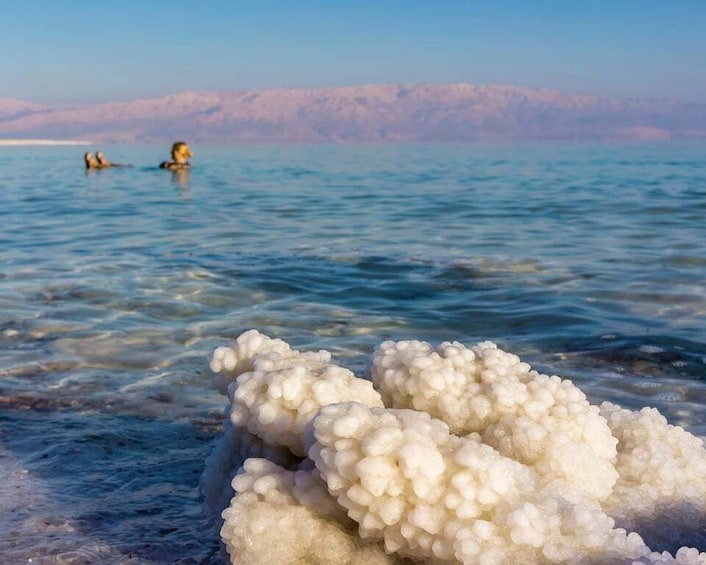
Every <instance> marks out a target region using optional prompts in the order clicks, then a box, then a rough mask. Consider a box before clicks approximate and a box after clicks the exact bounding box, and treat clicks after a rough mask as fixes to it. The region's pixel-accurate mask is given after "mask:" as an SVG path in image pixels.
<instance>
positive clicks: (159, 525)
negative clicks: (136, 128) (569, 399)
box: [0, 144, 706, 564]
mask: <svg viewBox="0 0 706 565" xmlns="http://www.w3.org/2000/svg"><path fill="white" fill-rule="evenodd" d="M102 149H104V151H105V152H106V154H107V156H108V157H109V158H111V159H112V160H114V161H116V162H126V163H133V164H134V165H135V167H134V168H131V169H113V170H105V171H91V172H86V171H84V170H83V168H82V153H83V151H84V149H83V148H80V147H79V148H76V147H50V148H31V147H2V148H0V501H2V502H1V504H2V505H3V507H2V511H0V555H4V556H7V558H8V559H10V562H13V563H14V562H16V563H23V562H32V563H55V562H60V563H146V564H156V563H219V560H220V556H219V542H218V536H217V533H216V532H214V531H213V528H212V527H210V526H209V524H208V515H207V513H206V512H205V510H204V507H203V502H202V500H201V499H200V497H199V491H198V480H199V476H200V474H201V473H202V471H203V469H204V461H205V459H206V457H207V456H208V454H209V453H210V452H211V450H212V449H213V446H214V444H215V442H216V440H217V439H218V438H219V437H220V435H221V428H220V424H221V421H222V412H223V408H224V406H225V404H226V401H225V398H223V397H221V396H219V395H218V394H217V393H216V392H215V391H213V390H212V389H211V386H210V376H209V373H208V368H207V362H206V357H207V355H208V353H209V351H211V350H212V349H213V348H215V347H217V346H218V345H222V344H224V343H225V342H226V341H228V340H230V339H232V338H234V337H235V336H237V335H238V334H239V333H241V332H242V331H244V330H246V329H250V328H257V329H258V330H260V331H261V332H263V333H266V334H268V335H271V336H273V337H281V338H283V339H285V340H286V341H288V342H289V343H291V344H292V345H293V346H294V347H297V348H300V349H309V348H317V349H319V348H323V349H327V350H330V351H332V352H333V354H334V357H335V358H336V359H337V360H338V361H339V362H340V363H341V364H342V365H345V366H348V367H350V368H351V369H353V370H354V371H355V372H356V373H358V374H360V375H363V374H364V373H365V370H366V366H367V362H368V359H369V356H370V354H371V353H372V350H373V348H374V347H375V346H376V345H377V344H379V343H380V342H381V341H383V340H384V339H388V338H393V339H407V338H415V339H424V340H427V341H431V342H434V343H436V342H440V341H443V340H448V339H456V340H460V341H463V342H466V343H468V344H472V343H475V342H477V341H480V340H485V339H490V340H493V341H496V342H497V343H498V344H499V345H500V347H502V348H504V349H506V350H509V351H512V352H514V353H517V354H518V355H520V356H521V357H522V358H523V359H524V360H526V361H528V362H530V363H532V364H533V365H534V366H535V367H536V368H538V369H540V370H542V371H544V372H551V373H556V374H559V375H561V376H564V377H567V378H571V379H573V380H574V381H575V382H577V383H578V384H579V386H581V387H582V388H583V389H584V391H585V392H586V393H587V394H588V395H589V397H590V398H591V399H592V400H594V401H602V400H612V401H615V402H618V403H620V404H623V405H624V406H626V407H631V408H637V407H641V406H645V405H650V406H657V407H658V408H659V409H660V410H661V411H662V412H663V413H664V414H665V415H666V416H667V417H668V418H669V419H670V421H671V422H672V423H678V424H681V425H684V426H685V427H687V428H688V429H689V430H690V431H692V432H694V433H697V434H699V435H701V436H705V437H706V224H705V222H704V218H706V145H703V144H702V145H676V144H666V145H661V144H654V145H633V146H627V147H621V146H590V145H576V146H559V145H549V144H546V145H536V146H531V145H515V146H494V147H479V146H474V145H458V146H455V145H435V146H356V147H337V146H307V147H279V146H274V147H271V146H258V147H216V146H198V144H195V145H194V150H195V153H196V156H195V157H194V159H193V163H194V168H193V170H191V171H190V172H188V173H186V174H182V175H177V174H175V173H172V172H169V171H163V170H159V169H156V168H155V167H154V166H153V165H156V164H157V163H159V162H160V161H161V160H162V159H163V158H164V157H165V155H164V153H166V151H165V149H164V148H155V147H123V146H116V147H103V148H102ZM702 550H703V548H702Z"/></svg>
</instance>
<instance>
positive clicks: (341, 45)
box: [0, 0, 706, 105]
mask: <svg viewBox="0 0 706 565" xmlns="http://www.w3.org/2000/svg"><path fill="white" fill-rule="evenodd" d="M704 22H706V0H583V1H581V2H579V1H574V0H563V1H560V0H554V1H549V0H495V1H493V0H483V1H474V0H425V1H421V0H358V1H352V0H350V1H349V0H342V1H337V0H328V1H323V0H288V1H285V0H279V1H274V0H248V1H243V0H230V1H229V0H195V1H194V0H192V1H190V2H186V1H181V0H172V1H171V2H167V1H162V0H121V1H120V2H114V3H105V2H79V1H78V0H24V1H22V2H20V1H17V2H11V1H7V2H3V6H2V7H1V8H0V50H1V52H2V56H1V57H0V98H15V99H20V100H26V101H31V102H38V103H44V104H60V105H67V104H68V105H70V104H86V103H101V102H107V101H127V100H135V99H140V98H151V97H158V96H163V95H166V94H172V93H176V92H182V91H188V90H247V89H263V88H315V87H325V86H344V85H353V84H418V83H442V84H448V83H458V82H464V83H471V84H512V85H518V86H525V87H531V88H551V89H556V90H561V91H564V92H572V93H586V94H597V95H604V96H619V97H632V96H649V97H652V96H656V97H669V98H677V99H681V100H685V101H701V102H704V101H706V32H704Z"/></svg>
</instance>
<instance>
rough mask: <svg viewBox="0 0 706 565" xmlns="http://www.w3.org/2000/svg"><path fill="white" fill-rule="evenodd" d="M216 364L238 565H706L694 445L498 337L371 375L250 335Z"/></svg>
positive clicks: (398, 361) (381, 361) (229, 541)
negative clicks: (600, 400) (595, 396)
mask: <svg viewBox="0 0 706 565" xmlns="http://www.w3.org/2000/svg"><path fill="white" fill-rule="evenodd" d="M210 367H211V370H212V371H213V372H214V374H215V383H216V386H217V387H218V388H219V390H221V392H224V393H225V392H227V394H228V398H229V400H230V403H231V404H230V408H229V412H228V413H229V419H230V425H229V426H227V429H226V436H225V437H224V440H223V442H222V443H221V445H220V446H219V447H218V449H217V450H216V451H215V452H214V454H213V455H212V456H211V458H210V459H209V461H208V463H207V470H206V472H205V473H204V476H203V477H202V490H203V492H204V495H205V499H206V503H207V505H209V506H210V507H211V508H212V509H213V510H215V511H217V512H220V511H221V510H223V508H225V509H224V510H223V512H222V518H223V520H224V522H223V526H222V529H221V537H222V540H223V542H224V544H225V546H226V549H227V551H228V553H229V555H230V559H231V562H232V563H234V564H254V563H282V564H284V563H291V564H295V563H296V564H299V563H301V564H304V563H315V564H322V565H323V564H330V563H337V564H339V563H347V564H361V565H362V564H364V563H366V564H367V563H372V564H376V563H381V564H382V563H403V562H412V561H414V562H422V563H427V564H441V563H467V564H471V563H473V564H475V563H482V564H495V563H508V562H509V563H520V564H521V563H635V562H636V563H680V564H697V563H698V564H702V565H703V564H706V553H702V552H700V551H699V549H697V548H701V549H703V548H704V547H706V534H705V533H704V532H706V449H704V445H703V442H702V441H701V440H700V439H699V438H697V437H695V436H693V435H692V434H689V433H688V432H686V431H685V430H683V429H682V428H679V427H675V426H671V425H669V424H668V422H667V421H666V419H665V418H664V417H663V416H661V414H659V412H657V410H655V409H648V408H646V409H643V410H641V411H639V412H632V411H629V410H624V409H622V408H620V407H618V406H615V405H612V404H609V403H604V404H603V405H601V406H594V405H591V404H590V403H589V402H588V400H587V399H586V396H585V395H584V394H583V392H582V391H581V390H580V389H578V388H577V387H576V386H575V385H574V384H573V383H571V381H569V380H566V379H561V378H559V377H557V376H548V375H543V374H541V373H538V372H537V371H535V370H532V369H531V367H530V366H529V365H528V364H527V363H523V362H522V361H521V360H520V359H519V358H518V357H517V356H516V355H513V354H511V353H507V352H504V351H502V350H500V349H498V348H497V346H495V344H493V343H491V342H483V343H479V344H477V345H475V346H473V347H470V348H469V347H466V346H464V345H462V344H460V343H457V342H454V343H443V344H441V345H439V346H438V347H433V346H431V345H429V344H427V343H424V342H420V341H402V342H391V341H388V342H385V343H383V344H382V345H380V347H379V348H378V349H377V350H376V351H375V353H374V355H373V361H372V369H371V378H372V379H371V380H372V382H371V381H368V380H365V379H361V378H358V377H356V376H355V375H353V373H351V372H350V371H349V370H347V369H345V368H342V367H339V366H338V365H336V364H335V363H333V362H332V360H331V355H330V353H328V352H325V351H319V352H304V353H302V352H298V351H296V350H293V349H291V347H290V346H289V345H288V344H287V343H285V342H284V341H282V340H278V339H271V338H269V337H267V336H264V335H262V334H260V333H258V332H257V331H255V330H250V331H248V332H245V333H244V334H242V335H241V336H239V337H238V338H237V340H236V341H235V342H233V343H232V344H231V345H229V346H224V347H219V348H218V349H216V350H215V351H214V352H213V354H212V355H211V359H210ZM236 470H237V474H236V475H235V477H234V478H232V484H231V485H230V487H229V485H228V483H229V481H230V480H231V477H232V476H233V474H234V473H235V472H236ZM233 493H235V495H234V496H233ZM230 497H232V499H231V500H230V501H229V500H228V499H229V498H230ZM680 545H683V547H680ZM687 545H692V546H695V547H691V548H689V547H686V546H687ZM666 549H671V550H672V551H673V553H669V552H668V551H666Z"/></svg>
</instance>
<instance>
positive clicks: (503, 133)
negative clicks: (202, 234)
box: [0, 84, 706, 143]
mask: <svg viewBox="0 0 706 565" xmlns="http://www.w3.org/2000/svg"><path fill="white" fill-rule="evenodd" d="M0 136H2V137H7V138H21V137H52V138H76V137H80V138H89V139H92V140H94V141H119V142H120V141H122V142H135V141H145V142H149V141H160V142H162V141H164V140H170V139H172V138H174V137H184V138H188V139H189V140H191V141H201V142H206V141H236V142H238V141H240V142H341V143H345V142H360V141H368V142H370V141H372V142H388V141H476V140H477V141H483V140H513V139H517V140H521V139H536V140H553V139H575V140H610V139H645V138H649V139H668V138H683V137H694V136H698V137H702V136H706V104H694V103H692V104H687V103H682V102H679V101H674V100H667V99H643V98H607V97H597V96H589V95H582V94H566V93H561V92H557V91H553V90H546V89H529V88H521V87H516V86H502V85H488V86H474V85H470V84H451V85H431V84H421V85H385V86H377V85H361V86H347V87H332V88H317V89H272V90H245V91H230V92H183V93H179V94H173V95H169V96H165V97H161V98H153V99H143V100H134V101H131V102H111V103H105V104H96V105H86V106H81V107H74V108H69V109H66V108H51V107H47V106H42V105H39V104H32V103H27V102H22V101H17V100H11V99H0Z"/></svg>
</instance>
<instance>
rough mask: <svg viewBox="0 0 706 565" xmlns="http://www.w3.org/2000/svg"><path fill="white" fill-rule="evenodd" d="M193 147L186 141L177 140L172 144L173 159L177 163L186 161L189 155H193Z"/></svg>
mask: <svg viewBox="0 0 706 565" xmlns="http://www.w3.org/2000/svg"><path fill="white" fill-rule="evenodd" d="M192 156H193V153H191V149H189V146H188V145H187V144H186V143H185V142H184V141H177V142H176V143H175V144H174V145H172V159H174V161H176V162H177V163H184V162H186V160H187V159H188V158H189V157H192Z"/></svg>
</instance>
